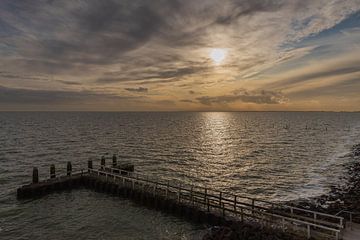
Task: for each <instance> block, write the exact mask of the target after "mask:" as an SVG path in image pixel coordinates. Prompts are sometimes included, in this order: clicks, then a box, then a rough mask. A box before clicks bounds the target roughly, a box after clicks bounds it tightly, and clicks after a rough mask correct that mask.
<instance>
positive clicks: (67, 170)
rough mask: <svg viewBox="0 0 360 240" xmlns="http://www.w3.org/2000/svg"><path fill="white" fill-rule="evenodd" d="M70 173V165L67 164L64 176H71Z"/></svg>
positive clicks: (69, 163)
mask: <svg viewBox="0 0 360 240" xmlns="http://www.w3.org/2000/svg"><path fill="white" fill-rule="evenodd" d="M71 172H72V165H71V162H67V166H66V175H68V176H71Z"/></svg>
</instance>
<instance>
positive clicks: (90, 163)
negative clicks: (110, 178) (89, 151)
mask: <svg viewBox="0 0 360 240" xmlns="http://www.w3.org/2000/svg"><path fill="white" fill-rule="evenodd" d="M92 168H93V164H92V160H88V169H92ZM89 171H90V170H89Z"/></svg>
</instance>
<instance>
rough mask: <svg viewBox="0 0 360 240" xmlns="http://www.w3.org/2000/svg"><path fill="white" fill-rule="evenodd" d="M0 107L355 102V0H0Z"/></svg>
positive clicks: (358, 47) (328, 107)
mask: <svg viewBox="0 0 360 240" xmlns="http://www.w3.org/2000/svg"><path fill="white" fill-rule="evenodd" d="M0 56H1V57H0V110H2V111H32V110H34V111H43V110H44V111H360V0H151V1H148V0H64V1H56V0H1V1H0Z"/></svg>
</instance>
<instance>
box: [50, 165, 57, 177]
mask: <svg viewBox="0 0 360 240" xmlns="http://www.w3.org/2000/svg"><path fill="white" fill-rule="evenodd" d="M55 177H56V173H55V165H54V164H51V166H50V178H55Z"/></svg>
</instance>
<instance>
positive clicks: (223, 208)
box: [221, 203, 225, 217]
mask: <svg viewBox="0 0 360 240" xmlns="http://www.w3.org/2000/svg"><path fill="white" fill-rule="evenodd" d="M221 205H222V214H223V217H225V204H224V203H223V204H221Z"/></svg>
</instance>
